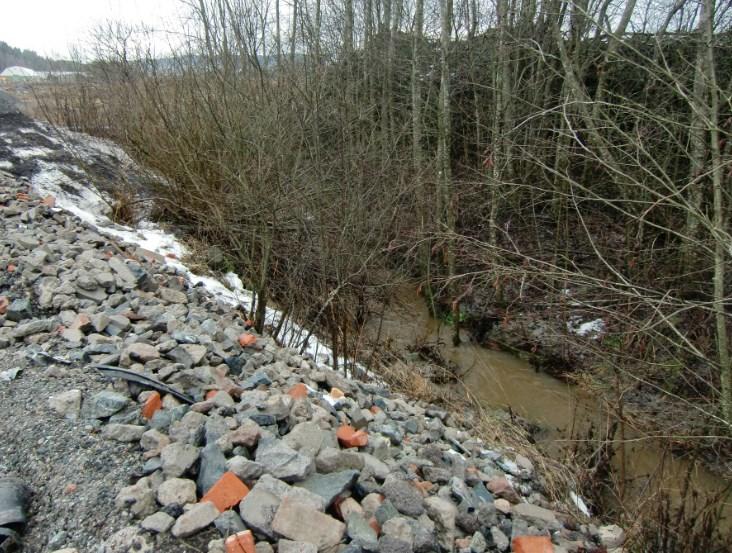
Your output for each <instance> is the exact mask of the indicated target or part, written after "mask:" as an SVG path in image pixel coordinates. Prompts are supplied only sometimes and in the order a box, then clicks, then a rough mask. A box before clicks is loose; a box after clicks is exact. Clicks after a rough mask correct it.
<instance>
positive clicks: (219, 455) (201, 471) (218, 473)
mask: <svg viewBox="0 0 732 553" xmlns="http://www.w3.org/2000/svg"><path fill="white" fill-rule="evenodd" d="M225 472H226V457H225V456H224V453H223V452H222V451H221V448H220V447H219V446H218V445H216V442H209V443H208V444H206V447H204V448H203V449H202V450H201V464H200V466H199V468H198V479H197V480H196V488H197V489H198V495H203V494H205V493H206V492H207V491H208V490H209V488H211V486H213V485H214V484H215V483H216V481H217V480H218V479H219V478H221V477H222V476H223V474H224V473H225Z"/></svg>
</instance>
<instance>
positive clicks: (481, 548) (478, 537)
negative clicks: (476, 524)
mask: <svg viewBox="0 0 732 553" xmlns="http://www.w3.org/2000/svg"><path fill="white" fill-rule="evenodd" d="M487 548H488V543H487V542H486V541H485V536H483V534H482V533H481V532H476V533H475V534H473V537H472V538H471V539H470V551H471V552H472V553H484V552H485V550H486V549H487Z"/></svg>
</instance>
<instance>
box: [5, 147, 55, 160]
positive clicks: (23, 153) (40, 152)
mask: <svg viewBox="0 0 732 553" xmlns="http://www.w3.org/2000/svg"><path fill="white" fill-rule="evenodd" d="M13 153H14V154H15V155H16V156H17V157H19V158H21V159H28V158H31V157H38V156H47V155H48V154H50V153H52V150H49V149H48V148H42V147H39V146H34V147H31V148H15V149H14V150H13Z"/></svg>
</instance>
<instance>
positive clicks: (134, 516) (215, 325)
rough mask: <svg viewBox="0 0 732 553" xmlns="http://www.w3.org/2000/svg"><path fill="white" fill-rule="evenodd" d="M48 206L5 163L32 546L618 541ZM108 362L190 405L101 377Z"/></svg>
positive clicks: (508, 466) (2, 248) (16, 408)
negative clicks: (233, 539) (173, 391)
mask: <svg viewBox="0 0 732 553" xmlns="http://www.w3.org/2000/svg"><path fill="white" fill-rule="evenodd" d="M52 204H53V202H52V200H49V199H46V200H45V201H44V200H43V199H41V198H38V197H35V196H34V195H33V193H32V191H31V190H30V188H29V187H28V185H27V183H23V182H20V181H17V180H15V179H12V178H8V177H3V178H2V183H0V205H2V218H1V220H2V223H1V224H2V227H3V228H2V231H3V232H2V238H1V239H0V259H1V261H0V295H3V296H5V297H6V298H7V300H8V301H7V307H5V308H4V309H3V313H2V315H0V319H1V320H2V327H1V328H0V347H1V348H2V349H0V363H2V366H1V367H0V368H2V369H3V371H0V372H4V371H5V370H6V369H7V370H12V369H21V370H20V371H17V370H16V371H15V372H14V374H13V375H12V376H10V377H9V379H8V382H3V383H2V384H0V390H1V392H0V393H1V394H2V405H3V407H2V409H3V420H4V421H6V424H9V425H13V426H14V427H16V428H17V429H19V430H20V429H25V431H23V432H14V433H12V434H11V435H10V436H8V437H6V439H5V441H4V442H3V444H2V446H0V447H2V449H3V464H2V469H3V471H8V472H15V473H19V475H20V476H22V477H23V478H24V479H25V480H26V481H27V482H29V483H30V484H31V486H32V487H34V490H33V491H34V496H33V502H32V504H31V516H32V517H35V522H33V519H32V522H31V524H30V525H29V527H28V532H27V534H26V535H25V540H26V544H27V547H28V548H29V550H33V551H53V550H57V549H60V548H62V547H65V548H77V549H78V550H81V551H100V552H105V553H107V552H109V553H111V552H116V551H132V550H134V551H153V550H155V551H163V552H168V551H170V552H172V551H185V550H186V549H185V548H186V547H187V546H186V545H185V542H186V541H188V542H190V546H191V547H194V548H198V550H200V549H201V548H205V549H204V550H206V549H207V550H208V551H210V552H220V551H226V550H227V549H226V548H227V547H228V545H227V544H226V543H225V542H224V540H225V538H226V537H227V536H229V535H232V534H236V535H237V536H241V539H239V538H237V539H239V541H240V542H246V543H249V542H248V541H247V538H246V537H245V536H249V534H246V532H247V531H248V530H249V531H251V532H252V533H253V536H252V545H253V544H254V541H253V538H256V541H257V542H258V543H257V544H256V550H257V551H267V550H270V551H271V550H273V548H277V550H278V551H289V550H298V549H297V548H300V550H309V548H313V547H314V549H313V550H318V551H331V550H332V551H350V552H354V553H355V552H357V551H380V552H386V551H465V552H468V551H474V552H476V553H480V552H482V551H505V550H508V549H509V548H510V547H513V548H514V549H516V548H518V547H522V546H521V544H522V543H527V544H528V543H532V539H530V538H529V537H530V536H534V537H535V538H536V540H538V542H537V543H541V544H545V543H546V544H549V543H553V544H554V545H553V546H547V547H553V550H554V551H564V550H566V551H579V550H587V551H601V550H603V548H604V545H603V542H604V543H605V545H608V544H609V543H610V542H609V541H608V539H609V538H608V537H607V535H608V532H610V533H612V532H611V531H610V530H608V529H607V528H604V529H603V530H600V529H599V528H597V527H596V526H593V525H592V524H583V523H581V522H578V521H577V520H576V519H575V518H574V517H573V516H572V515H571V510H570V509H569V508H568V507H567V506H566V505H562V504H559V503H550V502H549V501H548V500H547V499H546V497H545V496H544V494H543V489H542V485H541V479H540V477H539V476H540V475H538V474H537V471H536V470H535V469H534V467H533V465H532V463H531V462H530V461H529V460H528V459H526V458H523V457H521V456H520V455H517V454H516V453H515V452H512V451H510V450H505V449H503V448H501V447H500V446H493V445H490V446H489V445H488V444H485V443H483V442H481V441H480V440H477V439H476V438H474V437H473V436H471V434H470V432H469V431H468V430H467V429H466V428H461V427H459V424H458V421H456V420H455V419H454V417H452V416H451V415H450V414H449V413H447V412H446V411H444V410H442V409H439V408H436V407H434V406H430V405H427V404H424V403H420V402H415V401H411V400H408V399H407V398H404V397H402V396H400V395H398V394H393V393H391V392H390V391H389V390H388V389H387V388H386V387H384V386H383V385H380V384H379V383H378V382H357V381H353V380H347V379H345V378H344V377H343V375H341V374H339V373H336V372H334V371H332V370H330V369H329V368H328V367H326V366H324V365H322V364H320V363H318V362H317V361H315V360H314V359H313V358H312V357H310V356H308V355H304V356H303V355H300V354H298V352H296V351H293V350H290V349H286V348H281V347H279V346H277V344H275V343H274V342H273V341H272V340H271V339H269V338H267V337H265V336H258V335H255V338H256V341H255V343H254V344H252V345H250V346H248V347H242V346H241V345H240V337H241V336H242V334H245V333H246V332H247V331H246V325H245V322H244V321H243V320H242V319H241V318H240V317H239V316H238V315H237V313H236V312H234V311H233V310H232V309H231V308H230V307H229V306H226V305H222V304H221V303H219V302H217V301H216V299H215V298H214V297H212V296H211V295H210V294H209V293H208V292H207V291H206V290H205V288H203V287H201V286H191V284H190V283H189V282H187V280H186V278H185V273H183V272H182V271H181V270H180V269H179V268H177V267H176V266H173V265H169V264H166V260H165V258H164V257H162V256H158V255H153V254H151V252H149V251H146V250H144V249H141V248H139V247H137V246H135V245H133V244H125V243H115V242H114V241H112V240H110V239H109V238H107V237H105V236H102V235H101V234H99V233H98V232H96V231H95V229H93V228H92V227H89V226H88V225H86V224H84V223H83V222H81V221H80V220H78V219H76V218H75V217H73V216H70V215H68V214H66V213H63V212H61V211H59V210H57V209H54V208H53V207H51V206H52ZM11 306H12V307H11ZM250 334H251V333H250ZM244 342H249V340H247V341H244ZM94 363H102V364H111V365H119V366H123V367H126V368H129V369H131V370H133V371H138V372H140V373H143V374H148V375H150V376H153V377H155V378H157V379H158V380H161V381H164V382H165V383H167V384H169V385H171V386H174V387H176V388H177V389H178V390H179V391H180V392H182V393H185V394H188V395H190V396H192V397H193V398H195V401H196V403H195V404H194V405H192V406H188V405H186V404H183V403H181V402H179V401H178V400H176V399H175V398H173V397H172V396H171V395H164V396H163V397H160V396H159V395H156V394H155V393H154V392H151V391H149V390H143V389H140V388H139V387H136V386H134V385H130V384H127V383H126V382H124V381H119V380H115V381H112V382H109V383H105V382H104V381H103V380H101V379H100V377H99V375H98V374H97V373H96V371H93V370H91V369H90V367H89V365H90V364H94ZM44 396H46V397H44ZM28 406H30V408H29V407H28ZM143 413H145V414H146V415H147V417H144V416H143ZM34 425H39V426H34ZM34 427H35V428H36V430H35V431H33V430H31V429H32V428H34ZM38 440H41V442H42V443H44V444H45V445H44V447H43V448H41V449H40V450H38V451H36V452H35V453H33V452H34V450H37V449H38V448H37V445H38ZM34 459H35V460H37V461H40V460H41V459H43V460H44V461H45V463H46V466H45V468H41V467H42V466H43V465H40V464H39V463H38V462H37V461H34ZM29 461H30V462H29ZM36 471H40V472H41V473H40V474H37V473H36ZM110 474H112V475H114V476H113V477H112V478H111V479H110V478H109V477H110ZM615 534H617V532H616V533H615ZM615 534H613V539H616V538H617V535H615ZM181 540H185V541H181ZM536 540H533V541H536ZM292 542H295V544H294V545H293V543H292ZM613 543H615V542H613ZM306 544H310V545H306ZM512 544H513V545H512ZM229 545H230V544H229ZM242 547H248V545H247V546H242ZM191 550H193V549H191ZM229 550H232V549H229ZM245 550H246V549H245Z"/></svg>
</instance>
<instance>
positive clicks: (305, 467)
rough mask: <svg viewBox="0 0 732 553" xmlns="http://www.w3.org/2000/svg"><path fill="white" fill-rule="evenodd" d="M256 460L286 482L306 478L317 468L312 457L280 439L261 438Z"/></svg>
mask: <svg viewBox="0 0 732 553" xmlns="http://www.w3.org/2000/svg"><path fill="white" fill-rule="evenodd" d="M255 461H256V462H257V463H259V464H261V465H262V466H263V467H264V470H265V472H267V473H268V474H271V475H272V476H274V477H275V478H279V479H280V480H284V481H285V482H299V481H301V480H305V478H307V477H308V476H309V475H310V474H311V473H312V472H313V470H314V468H315V461H314V460H313V458H312V457H308V456H307V455H303V454H301V453H298V452H297V451H295V450H294V449H292V448H290V447H288V446H287V445H285V444H284V443H282V442H281V441H279V440H266V441H263V440H260V442H259V446H258V447H257V454H256V457H255Z"/></svg>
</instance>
